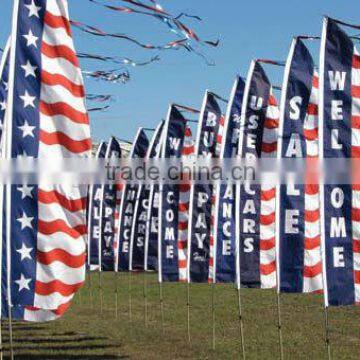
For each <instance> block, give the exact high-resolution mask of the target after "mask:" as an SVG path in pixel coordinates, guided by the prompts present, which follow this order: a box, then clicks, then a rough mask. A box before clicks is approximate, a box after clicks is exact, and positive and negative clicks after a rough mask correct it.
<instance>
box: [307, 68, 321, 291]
mask: <svg viewBox="0 0 360 360" xmlns="http://www.w3.org/2000/svg"><path fill="white" fill-rule="evenodd" d="M318 104H319V76H318V74H317V72H315V73H314V78H313V86H312V89H311V94H310V99H309V105H308V108H307V113H306V117H305V120H304V137H305V142H306V157H307V169H309V173H306V175H305V176H306V178H305V199H304V204H305V213H304V217H305V219H304V269H303V292H304V293H313V292H321V291H322V289H323V281H322V263H321V249H320V198H319V185H318V182H317V179H314V178H313V176H312V175H311V169H314V168H316V159H317V157H318V155H319V150H318Z"/></svg>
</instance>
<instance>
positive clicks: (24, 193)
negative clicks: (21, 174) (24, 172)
mask: <svg viewBox="0 0 360 360" xmlns="http://www.w3.org/2000/svg"><path fill="white" fill-rule="evenodd" d="M33 189H34V187H33V186H28V185H27V184H23V186H18V187H17V190H18V191H20V192H21V200H24V199H26V198H27V197H29V198H32V194H31V192H32V191H33Z"/></svg>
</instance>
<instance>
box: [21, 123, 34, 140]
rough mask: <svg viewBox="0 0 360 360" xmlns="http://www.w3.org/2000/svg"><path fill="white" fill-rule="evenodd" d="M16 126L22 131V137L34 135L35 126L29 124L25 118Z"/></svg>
mask: <svg viewBox="0 0 360 360" xmlns="http://www.w3.org/2000/svg"><path fill="white" fill-rule="evenodd" d="M18 128H19V129H20V130H21V131H22V137H23V138H25V137H27V136H30V137H35V135H34V133H33V132H34V130H35V128H36V126H30V125H29V123H28V122H27V120H25V122H24V125H22V126H18Z"/></svg>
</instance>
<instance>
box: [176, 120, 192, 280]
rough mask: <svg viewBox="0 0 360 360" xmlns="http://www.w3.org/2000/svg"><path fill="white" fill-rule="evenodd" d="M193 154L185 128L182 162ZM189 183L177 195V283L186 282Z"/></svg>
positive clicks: (190, 137) (186, 182) (184, 183)
mask: <svg viewBox="0 0 360 360" xmlns="http://www.w3.org/2000/svg"><path fill="white" fill-rule="evenodd" d="M194 154H195V146H194V140H193V138H192V133H191V129H190V127H189V126H186V129H185V138H184V146H183V149H182V156H181V157H182V161H187V160H190V159H191V157H193V156H194ZM190 187H191V185H190V182H188V181H186V180H185V181H183V182H182V183H181V184H180V194H179V223H178V266H179V281H180V282H186V281H187V248H188V223H189V201H190Z"/></svg>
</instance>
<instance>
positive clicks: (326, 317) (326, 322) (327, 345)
mask: <svg viewBox="0 0 360 360" xmlns="http://www.w3.org/2000/svg"><path fill="white" fill-rule="evenodd" d="M328 309H329V308H328V307H327V306H325V307H324V325H325V350H326V354H327V358H328V360H331V346H330V336H329V314H328Z"/></svg>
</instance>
